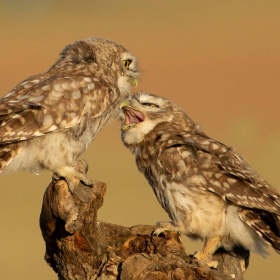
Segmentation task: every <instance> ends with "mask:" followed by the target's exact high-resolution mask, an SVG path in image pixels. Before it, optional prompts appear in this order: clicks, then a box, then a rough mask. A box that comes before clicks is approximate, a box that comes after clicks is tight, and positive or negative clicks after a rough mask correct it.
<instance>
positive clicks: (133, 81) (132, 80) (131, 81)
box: [127, 77, 138, 87]
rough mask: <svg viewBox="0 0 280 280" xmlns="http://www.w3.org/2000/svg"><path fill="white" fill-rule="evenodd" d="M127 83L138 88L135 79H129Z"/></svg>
mask: <svg viewBox="0 0 280 280" xmlns="http://www.w3.org/2000/svg"><path fill="white" fill-rule="evenodd" d="M127 81H128V82H129V83H130V84H131V85H132V86H134V87H137V86H138V80H137V79H136V78H133V77H130V78H129V79H128V80H127Z"/></svg>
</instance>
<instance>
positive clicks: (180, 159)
mask: <svg viewBox="0 0 280 280" xmlns="http://www.w3.org/2000/svg"><path fill="white" fill-rule="evenodd" d="M121 107H122V109H123V114H121V119H122V120H123V125H122V140H123V142H124V144H125V145H126V146H127V147H128V148H129V149H130V150H131V151H132V152H133V153H134V154H135V157H136V164H137V166H138V169H139V170H140V172H142V173H143V174H144V175H145V177H146V178H147V180H148V182H149V184H150V185H151V187H152V188H153V191H154V193H155V195H156V197H157V199H158V201H159V203H160V205H161V206H162V207H163V209H164V210H165V211H166V212H167V213H168V215H169V217H170V218H171V220H172V222H171V223H162V224H161V226H162V227H163V228H162V229H159V230H158V231H157V232H160V231H162V230H168V229H169V230H177V231H180V232H181V233H184V234H187V235H188V236H189V237H191V238H193V239H197V238H200V239H203V240H206V242H205V245H204V248H203V249H202V250H201V251H200V252H198V253H197V254H196V257H197V258H199V259H202V260H206V261H208V263H209V264H211V265H213V266H215V265H216V264H213V263H211V262H210V259H211V255H212V254H213V253H214V252H215V250H216V249H217V248H218V247H220V246H223V247H224V248H225V249H227V250H230V249H232V248H233V247H234V245H242V246H243V247H245V248H246V249H248V250H251V251H255V252H257V253H260V254H262V255H265V254H266V250H265V248H266V246H267V244H270V245H271V246H272V247H273V248H274V249H275V250H276V251H277V252H278V253H280V194H279V193H278V192H277V191H276V190H275V189H274V188H273V187H271V186H270V185H269V184H268V183H267V182H266V181H264V180H263V179H262V178H261V177H260V176H259V175H258V174H257V173H256V172H255V171H254V170H252V168H251V167H250V166H249V165H248V163H247V162H246V161H245V160H244V159H243V158H242V157H241V156H240V155H238V154H237V152H236V151H235V150H234V149H232V148H230V147H227V146H226V145H224V144H222V143H220V142H218V141H216V140H214V139H211V138H210V137H208V136H207V135H206V134H205V133H204V132H203V131H202V130H201V128H200V126H198V125H196V124H195V123H194V122H193V121H192V120H191V119H190V118H189V117H188V115H187V114H186V113H185V112H184V111H183V110H182V109H181V108H179V107H178V106H177V105H176V104H175V103H173V102H171V101H170V100H167V99H164V98H161V97H158V96H155V95H152V94H147V93H139V94H137V95H134V96H132V97H130V98H129V99H128V100H126V101H124V102H123V103H122V105H121Z"/></svg>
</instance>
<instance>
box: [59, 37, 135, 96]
mask: <svg viewBox="0 0 280 280" xmlns="http://www.w3.org/2000/svg"><path fill="white" fill-rule="evenodd" d="M74 65H75V67H76V68H77V67H78V68H80V69H84V68H86V69H87V70H90V71H92V72H94V74H95V76H97V77H98V75H100V76H103V77H105V78H106V77H108V82H110V83H112V82H116V83H117V85H118V88H119V89H120V90H121V91H126V92H128V91H129V90H130V87H131V86H137V84H138V76H139V73H138V70H137V61H136V57H135V56H134V55H132V54H131V53H130V52H129V51H127V50H126V49H125V48H124V47H123V46H121V45H119V44H116V43H115V42H112V41H110V40H107V39H103V38H89V39H86V40H83V41H77V42H75V43H74V44H72V45H68V46H66V48H65V49H64V50H63V51H62V52H61V54H60V60H59V61H58V63H57V64H56V65H55V67H58V66H59V67H60V69H61V68H63V69H72V68H73V66H74ZM109 79H110V81H109Z"/></svg>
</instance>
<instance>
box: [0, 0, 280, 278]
mask: <svg viewBox="0 0 280 280" xmlns="http://www.w3.org/2000/svg"><path fill="white" fill-rule="evenodd" d="M88 37H104V38H109V39H111V40H114V41H116V42H118V43H120V44H122V45H124V46H125V47H126V48H127V49H129V50H130V51H131V52H132V53H133V54H135V55H136V56H137V57H138V60H139V66H140V69H141V70H142V79H141V83H140V86H139V87H138V89H139V90H145V91H148V92H151V93H154V94H158V95H162V96H164V97H167V98H170V99H172V100H174V101H175V102H177V103H178V104H179V105H180V106H181V107H183V108H184V109H185V110H186V111H187V112H188V114H189V115H190V116H191V117H192V118H193V119H194V120H195V121H197V122H201V123H202V124H203V126H204V130H205V132H206V133H207V134H208V135H210V136H212V137H213V138H216V139H218V140H219V141H221V142H224V143H226V144H228V145H231V146H233V147H235V148H236V149H237V150H238V151H239V152H240V153H241V154H242V155H243V156H244V157H245V158H246V159H247V160H248V161H249V163H250V164H251V165H252V166H253V168H255V169H256V170H257V171H258V172H259V173H260V174H261V175H262V176H263V177H264V178H265V179H266V180H268V181H269V182H270V183H271V184H272V185H274V186H275V187H276V188H278V190H280V185H279V180H278V176H279V157H280V127H279V122H280V112H279V102H280V97H279V88H280V77H279V67H280V1H278V0H276V1H260V0H250V1H246V0H243V1H235V0H232V1H207V0H205V1H199V0H197V1H194V0H188V1H163V0H161V1H132V0H130V1H114V0H112V1H93V0H92V1H69V0H67V1H66V0H64V1H54V0H52V1H51V0H40V1H31V0H28V1H27V0H25V1H20V0H18V1H17V0H6V1H4V0H0V40H1V41H0V62H1V64H0V81H1V93H0V94H1V96H3V95H5V94H6V93H7V92H8V91H9V90H11V89H12V88H13V87H14V86H15V85H16V84H17V83H19V82H20V81H22V80H23V79H25V78H27V77H29V76H31V75H33V74H37V73H40V72H44V71H46V70H47V69H48V68H49V67H50V66H51V65H52V64H53V63H54V61H55V60H56V59H57V57H58V53H59V52H60V50H61V49H62V48H63V47H64V46H65V45H66V44H69V43H72V42H74V41H75V40H78V39H84V38H88ZM119 131H120V128H119V124H118V123H117V122H116V121H115V122H113V123H111V124H110V125H109V126H107V127H106V129H104V130H103V131H102V132H101V133H100V135H99V136H98V137H97V139H96V140H95V141H94V143H93V144H92V145H91V146H90V148H89V150H88V151H87V152H86V153H85V155H84V158H85V159H87V160H88V162H89V164H90V170H89V177H90V178H93V179H97V180H101V181H104V182H106V183H107V184H108V191H107V195H106V197H105V203H104V206H103V207H102V209H101V210H100V212H99V219H101V220H103V221H108V222H113V223H117V224H122V225H126V226H132V225H135V224H154V223H156V222H157V221H161V220H166V219H167V215H166V214H165V212H164V211H163V210H162V209H161V208H160V206H159V204H158V203H157V201H156V199H155V197H154V194H153V193H152V191H151V188H150V187H149V185H148V184H147V182H146V181H145V179H144V178H143V177H142V175H140V174H139V173H138V171H137V169H136V166H135V163H134V158H133V156H132V155H131V154H130V152H129V151H128V150H127V149H126V148H125V147H124V146H123V145H122V143H121V140H120V132H119ZM51 176H52V174H51V173H50V172H45V173H43V174H41V175H40V176H35V175H32V174H25V173H21V174H17V175H13V176H9V177H2V178H1V179H0V180H1V186H0V194H1V195H0V213H1V214H0V225H1V229H0V279H9V280H14V279H28V280H32V279H41V280H45V279H49V280H51V279H56V275H55V274H54V272H53V271H52V270H51V269H50V268H49V267H48V266H47V265H46V263H45V262H44V242H43V239H42V237H41V233H40V229H39V223H38V220H39V214H40V208H41V202H42V196H43V193H44V190H45V188H46V186H47V185H48V183H49V182H50V180H51ZM185 246H186V251H187V252H189V253H192V252H194V250H197V249H199V247H200V246H201V243H191V242H189V241H187V239H186V238H185ZM279 262H280V256H279V255H277V254H276V253H275V252H274V251H272V250H270V256H269V257H268V259H267V260H265V259H263V258H261V257H260V256H256V255H253V256H252V258H251V264H250V266H249V269H248V271H247V272H246V279H247V280H248V279H254V280H257V279H272V280H273V279H280V267H279Z"/></svg>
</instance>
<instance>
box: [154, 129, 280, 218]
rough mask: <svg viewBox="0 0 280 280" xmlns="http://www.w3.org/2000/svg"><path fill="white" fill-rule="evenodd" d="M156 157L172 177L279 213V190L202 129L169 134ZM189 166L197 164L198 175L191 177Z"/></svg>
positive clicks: (251, 206)
mask: <svg viewBox="0 0 280 280" xmlns="http://www.w3.org/2000/svg"><path fill="white" fill-rule="evenodd" d="M158 160H159V165H161V166H162V167H163V168H164V169H165V172H166V173H168V174H169V175H170V176H173V178H174V180H180V181H185V183H186V184H188V183H194V184H197V185H198V186H199V187H200V188H202V189H205V190H208V191H210V192H213V193H216V194H217V195H219V196H221V197H222V198H223V199H224V200H225V201H231V202H233V203H235V204H237V205H240V206H244V207H247V208H255V209H263V210H266V211H269V212H271V213H275V214H277V215H280V195H279V193H278V192H277V191H276V190H275V189H274V188H272V187H271V186H270V185H269V184H268V183H267V182H265V181H264V180H263V179H261V178H260V176H259V175H258V174H257V173H256V172H255V171H253V170H252V169H251V167H250V166H249V165H248V163H247V162H246V161H245V160H244V159H243V158H242V157H241V156H239V155H238V154H237V153H236V152H235V151H234V150H233V149H232V148H229V147H227V146H226V145H224V144H222V143H220V142H218V141H215V140H213V139H211V138H209V137H208V136H206V135H205V134H203V133H200V134H196V135H194V136H193V135H192V136H191V137H190V135H189V134H182V135H179V136H178V135H175V136H172V137H170V139H169V140H168V141H167V144H166V145H165V148H162V152H161V154H160V155H159V158H158ZM192 168H197V170H198V173H196V174H198V176H197V177H195V176H193V177H192V171H191V170H192ZM190 178H191V179H190ZM191 180H193V182H192V181H191Z"/></svg>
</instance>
